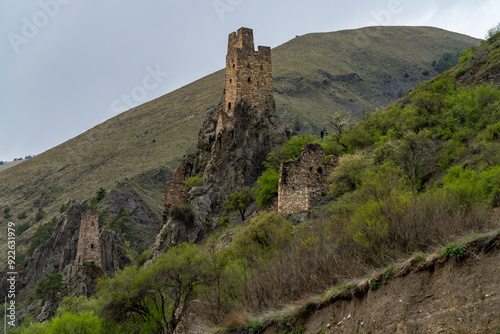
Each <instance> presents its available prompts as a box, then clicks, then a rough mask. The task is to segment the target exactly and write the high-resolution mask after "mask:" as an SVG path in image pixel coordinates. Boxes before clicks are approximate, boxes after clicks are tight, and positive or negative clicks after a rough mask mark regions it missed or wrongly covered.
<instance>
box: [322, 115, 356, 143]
mask: <svg viewBox="0 0 500 334" xmlns="http://www.w3.org/2000/svg"><path fill="white" fill-rule="evenodd" d="M326 120H327V122H328V123H329V124H330V125H331V126H332V128H333V131H332V133H331V134H332V135H333V137H334V138H335V140H336V141H337V143H339V144H340V145H342V147H344V148H347V146H346V145H345V144H344V143H343V142H342V136H343V135H344V133H345V132H346V131H347V130H348V129H349V128H350V127H351V126H353V125H354V124H355V123H356V118H355V117H354V116H353V115H352V113H351V112H350V111H348V110H345V109H342V110H337V111H335V112H333V113H332V114H331V115H329V116H328V117H327V119H326Z"/></svg>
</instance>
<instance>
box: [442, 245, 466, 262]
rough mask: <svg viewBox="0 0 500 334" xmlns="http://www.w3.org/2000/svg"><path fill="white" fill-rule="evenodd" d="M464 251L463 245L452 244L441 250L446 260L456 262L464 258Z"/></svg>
mask: <svg viewBox="0 0 500 334" xmlns="http://www.w3.org/2000/svg"><path fill="white" fill-rule="evenodd" d="M464 249H465V247H464V245H461V244H459V243H456V242H452V243H451V244H449V245H448V246H446V247H445V248H443V252H442V253H443V255H444V256H446V257H447V258H454V259H456V260H459V259H461V258H463V257H464Z"/></svg>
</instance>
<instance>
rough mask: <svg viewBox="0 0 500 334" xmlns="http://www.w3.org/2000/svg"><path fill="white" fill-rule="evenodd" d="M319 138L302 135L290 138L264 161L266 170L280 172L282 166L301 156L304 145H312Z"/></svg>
mask: <svg viewBox="0 0 500 334" xmlns="http://www.w3.org/2000/svg"><path fill="white" fill-rule="evenodd" d="M316 140H317V138H316V137H315V136H313V135H311V134H306V135H300V136H295V137H292V138H290V139H289V140H288V141H287V142H285V143H284V144H283V145H281V146H278V147H276V148H275V149H274V150H273V151H272V152H271V153H269V154H268V156H267V158H266V160H265V161H264V167H266V169H268V170H269V169H274V170H279V169H280V164H281V163H282V162H284V161H287V160H293V159H295V158H297V157H298V156H299V155H300V152H301V151H302V148H303V147H304V144H307V143H312V142H314V141H316Z"/></svg>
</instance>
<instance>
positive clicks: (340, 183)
mask: <svg viewBox="0 0 500 334" xmlns="http://www.w3.org/2000/svg"><path fill="white" fill-rule="evenodd" d="M370 164H371V160H370V158H369V157H367V156H364V155H354V156H344V157H342V158H341V159H340V160H339V164H338V166H337V167H336V168H334V169H333V171H332V174H331V176H330V178H331V180H332V185H331V186H330V193H331V194H333V195H335V196H339V197H340V196H342V195H343V194H345V193H347V192H350V191H353V190H355V189H356V188H357V187H359V185H360V184H361V175H362V173H363V172H364V170H365V169H366V168H367V167H368V166H369V165H370Z"/></svg>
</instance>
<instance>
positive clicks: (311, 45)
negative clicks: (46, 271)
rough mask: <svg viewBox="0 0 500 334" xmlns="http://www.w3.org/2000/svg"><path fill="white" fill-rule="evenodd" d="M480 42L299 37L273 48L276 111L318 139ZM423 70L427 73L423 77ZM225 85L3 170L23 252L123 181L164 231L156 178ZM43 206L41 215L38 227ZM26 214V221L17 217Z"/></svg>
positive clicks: (446, 35)
mask: <svg viewBox="0 0 500 334" xmlns="http://www.w3.org/2000/svg"><path fill="white" fill-rule="evenodd" d="M359 36H367V37H368V38H366V39H365V43H364V44H362V45H359V46H357V45H356V44H355V43H354V44H353V40H355V39H356V38H358V37H359ZM256 43H257V44H258V39H257V41H256ZM478 43H479V41H478V40H477V39H473V38H470V37H468V36H464V35H459V34H455V33H451V32H447V31H444V30H440V29H435V28H422V27H411V28H409V27H381V28H377V29H376V30H375V34H374V31H373V30H370V29H368V28H367V29H360V30H349V31H340V32H332V33H321V34H308V35H304V36H300V37H298V38H295V39H294V40H292V41H290V42H288V43H285V44H283V45H281V46H279V47H277V48H275V49H274V50H273V75H274V86H275V99H276V103H277V110H278V113H279V114H280V115H281V116H282V117H283V118H284V119H285V120H286V122H287V123H288V124H289V125H290V126H292V127H295V128H297V129H299V128H300V129H301V132H308V131H310V132H317V133H319V129H320V128H322V127H323V126H325V124H324V122H323V119H324V117H325V116H326V115H327V114H328V113H331V112H332V111H334V110H337V109H340V108H346V109H348V110H352V111H353V112H354V113H357V114H359V113H361V112H371V111H373V110H375V109H376V108H378V107H381V106H385V105H387V104H388V103H389V102H390V101H391V100H394V99H396V98H397V97H398V94H400V93H402V92H405V91H407V90H408V89H410V88H412V87H413V86H414V85H415V84H417V83H418V82H420V81H423V80H426V79H428V78H429V77H431V76H432V75H435V74H436V72H435V71H434V70H433V68H432V65H431V64H432V62H433V61H434V60H439V59H440V57H441V56H442V55H443V53H446V52H454V53H456V52H459V51H460V50H462V49H464V48H467V47H469V46H471V45H477V44H478ZM426 69H427V70H428V71H429V74H428V75H423V74H422V71H423V70H426ZM223 83H224V71H218V72H216V73H213V74H211V75H209V76H206V77H204V78H202V79H200V80H198V81H196V82H193V83H192V84H189V85H187V86H185V87H182V88H180V89H178V90H176V91H174V92H172V93H169V94H167V95H164V96H162V97H160V98H158V99H156V100H153V101H151V102H148V103H146V104H144V105H141V106H139V107H137V108H134V109H132V110H129V111H127V112H124V113H122V114H120V115H118V116H116V117H114V118H112V119H110V120H108V121H106V122H104V123H102V124H100V125H98V126H96V127H94V128H92V129H90V130H88V131H87V132H85V133H83V134H81V135H79V136H78V137H75V138H73V139H71V140H69V141H67V142H65V143H63V144H61V145H59V146H57V147H55V148H53V149H51V150H49V151H47V152H45V153H43V154H40V155H38V156H36V157H34V158H32V159H30V160H28V161H25V162H24V163H23V164H21V165H19V166H16V167H14V168H10V169H8V170H5V171H3V172H1V173H0V194H1V195H0V196H1V198H0V209H3V208H5V207H9V208H11V214H12V218H10V219H11V220H14V221H16V222H17V223H18V224H23V223H26V222H28V223H27V224H28V225H29V226H31V227H32V228H30V229H29V230H27V231H26V232H24V233H23V234H22V235H21V236H19V237H18V245H19V249H20V250H23V249H26V248H27V246H28V240H29V238H30V237H31V236H32V235H33V233H34V232H35V229H36V227H37V226H39V225H40V224H42V223H45V222H48V221H50V219H51V218H52V217H53V216H56V215H59V208H60V206H61V205H62V204H64V203H66V202H68V201H69V200H71V199H74V200H78V201H80V202H81V201H84V200H86V199H89V198H90V197H92V196H93V195H94V194H95V192H96V191H97V190H98V189H99V188H100V187H103V188H105V189H107V190H108V192H109V191H110V190H111V189H112V188H113V187H114V186H115V184H116V183H117V182H118V181H120V180H124V179H128V180H126V181H127V182H126V183H127V184H129V185H130V187H131V188H134V190H136V192H137V193H138V194H139V196H140V197H141V198H143V199H144V200H145V202H146V204H147V206H148V207H149V208H150V209H151V210H152V211H153V212H154V213H155V214H156V216H157V217H158V225H159V223H160V213H161V209H162V203H163V182H164V177H163V178H162V177H157V175H158V174H162V173H163V174H166V175H170V173H171V171H172V170H173V168H175V166H176V164H177V162H178V161H179V159H181V157H182V156H183V155H184V154H185V153H186V152H189V151H192V150H194V148H195V147H194V146H195V143H196V140H197V134H198V131H199V128H200V126H201V124H202V122H203V119H204V117H205V113H206V109H207V108H208V107H210V106H212V105H214V104H216V103H218V102H219V100H220V98H221V96H222V91H223ZM121 184H123V182H122V183H121ZM151 184H154V186H148V185H151ZM39 209H42V210H43V212H44V213H45V215H44V216H43V218H42V219H40V220H39V221H38V222H36V221H35V220H36V219H35V215H36V213H37V212H38V211H39ZM22 212H26V214H27V218H24V219H21V220H18V219H17V215H19V214H20V213H22ZM33 226H34V227H33ZM1 237H2V238H3V237H4V234H2V236H1ZM0 241H2V242H1V244H2V245H4V244H5V243H4V242H3V240H0ZM1 254H2V256H4V254H5V252H1Z"/></svg>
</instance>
